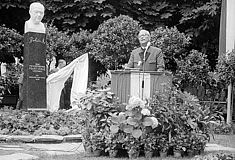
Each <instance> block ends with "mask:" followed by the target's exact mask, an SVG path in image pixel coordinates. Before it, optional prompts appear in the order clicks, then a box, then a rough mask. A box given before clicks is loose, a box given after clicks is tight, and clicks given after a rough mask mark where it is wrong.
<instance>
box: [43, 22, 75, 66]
mask: <svg viewBox="0 0 235 160" xmlns="http://www.w3.org/2000/svg"><path fill="white" fill-rule="evenodd" d="M70 39H71V38H70V36H69V35H68V33H67V32H63V31H59V30H58V29H57V28H56V27H55V26H51V25H50V26H48V27H47V49H46V54H47V61H49V63H50V62H51V61H52V58H53V56H54V57H57V56H61V57H64V58H67V59H68V57H67V56H69V55H71V54H75V53H76V52H77V48H76V47H75V46H74V45H73V44H72V43H71V42H70Z"/></svg>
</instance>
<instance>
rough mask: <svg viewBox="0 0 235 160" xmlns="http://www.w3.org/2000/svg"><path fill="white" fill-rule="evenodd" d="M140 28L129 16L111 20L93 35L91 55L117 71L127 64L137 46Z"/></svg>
mask: <svg viewBox="0 0 235 160" xmlns="http://www.w3.org/2000/svg"><path fill="white" fill-rule="evenodd" d="M139 29H140V26H139V24H138V22H137V21H134V20H133V19H132V18H130V17H128V16H124V15H121V16H119V17H116V18H113V19H109V20H107V21H105V22H104V23H102V24H101V25H100V26H99V28H98V29H97V30H96V31H95V32H94V33H93V34H94V36H93V41H92V43H91V44H90V46H88V47H89V48H91V54H93V55H94V57H95V59H97V60H99V61H100V62H101V63H102V64H103V65H105V66H106V68H108V69H117V68H118V66H119V64H124V63H126V62H127V60H128V58H129V55H128V54H127V53H130V52H131V50H132V49H133V48H134V47H136V46H137V44H138V41H137V33H138V31H139Z"/></svg>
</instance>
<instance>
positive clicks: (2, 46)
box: [0, 25, 23, 63]
mask: <svg viewBox="0 0 235 160" xmlns="http://www.w3.org/2000/svg"><path fill="white" fill-rule="evenodd" d="M0 35H1V37H0V42H1V43H0V54H1V55H0V61H1V62H8V63H9V61H10V62H14V60H12V58H13V57H12V56H16V57H20V56H21V55H22V47H23V46H22V45H23V36H21V35H20V34H19V33H18V32H17V31H16V30H14V29H9V28H7V27H6V26H4V25H2V26H0Z"/></svg>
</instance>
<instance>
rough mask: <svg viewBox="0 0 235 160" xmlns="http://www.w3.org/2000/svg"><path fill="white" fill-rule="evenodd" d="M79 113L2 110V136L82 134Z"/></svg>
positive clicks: (0, 131)
mask: <svg viewBox="0 0 235 160" xmlns="http://www.w3.org/2000/svg"><path fill="white" fill-rule="evenodd" d="M80 124H81V119H80V114H79V112H71V113H68V112H64V111H58V112H54V113H50V112H48V111H45V112H44V111H43V112H33V111H32V112H30V111H28V112H27V111H22V110H12V109H2V110H0V134H9V135H30V134H31V135H32V134H34V135H45V134H57V135H69V134H78V133H81V125H80Z"/></svg>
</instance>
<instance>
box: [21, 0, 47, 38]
mask: <svg viewBox="0 0 235 160" xmlns="http://www.w3.org/2000/svg"><path fill="white" fill-rule="evenodd" d="M44 11H45V8H44V6H43V5H42V4H41V3H39V2H34V3H31V5H30V7H29V14H30V19H29V20H28V21H26V22H25V26H24V33H27V32H37V33H46V28H45V26H44V24H43V23H42V22H41V21H42V19H43V16H44Z"/></svg>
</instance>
